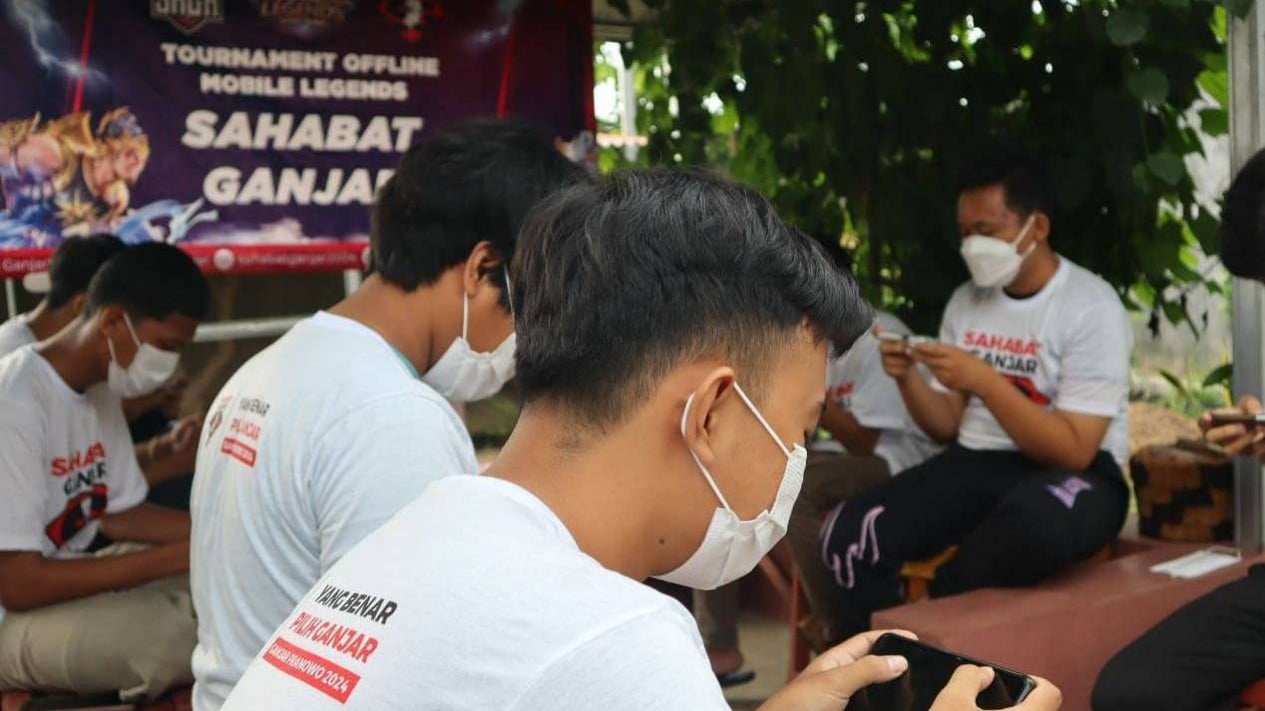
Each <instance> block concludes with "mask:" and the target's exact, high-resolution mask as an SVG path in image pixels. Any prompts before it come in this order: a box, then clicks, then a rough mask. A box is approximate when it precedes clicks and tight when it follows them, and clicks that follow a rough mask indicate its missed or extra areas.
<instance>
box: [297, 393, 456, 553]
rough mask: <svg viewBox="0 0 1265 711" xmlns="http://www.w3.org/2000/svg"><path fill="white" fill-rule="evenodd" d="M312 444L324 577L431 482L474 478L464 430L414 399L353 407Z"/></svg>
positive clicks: (437, 408)
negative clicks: (457, 476) (460, 476)
mask: <svg viewBox="0 0 1265 711" xmlns="http://www.w3.org/2000/svg"><path fill="white" fill-rule="evenodd" d="M317 441H318V444H317V452H316V456H315V462H316V466H315V468H314V472H315V475H314V477H313V480H312V487H313V491H312V493H313V500H314V502H315V503H314V510H315V514H316V522H317V529H318V530H319V532H320V537H321V552H320V557H321V574H322V575H324V574H325V573H326V572H327V571H329V569H330V568H331V567H332V566H333V565H334V564H335V563H337V562H338V560H339V559H340V558H342V557H343V555H344V554H345V553H346V552H347V551H348V550H350V549H351V548H352V547H353V546H355V545H356V544H357V543H359V542H360V541H361V540H363V539H364V538H365V536H367V535H369V534H370V533H372V532H373V531H374V530H376V529H377V528H378V527H379V526H381V525H382V524H383V523H385V522H386V521H387V519H389V518H391V517H392V516H394V515H395V513H396V512H397V511H399V510H400V509H401V508H403V507H404V506H405V504H408V503H409V502H410V501H412V500H413V499H415V498H417V496H418V495H419V494H421V493H422V490H423V489H425V488H426V486H427V485H428V484H430V483H431V482H433V481H435V480H437V479H440V478H442V477H445V476H451V475H454V474H477V473H478V465H477V463H476V461H475V458H474V447H473V445H472V444H471V443H470V436H469V435H468V434H467V433H466V431H465V429H464V428H461V427H459V426H458V424H457V423H456V422H455V421H454V416H453V415H452V413H450V412H447V411H445V410H444V409H443V407H442V406H441V405H440V404H439V403H435V402H432V401H430V400H428V399H427V398H425V397H424V396H422V395H420V394H412V393H409V394H403V395H397V396H391V397H386V398H382V399H380V400H376V401H374V402H372V403H369V404H367V405H365V406H363V407H361V408H358V409H356V410H354V411H353V412H351V413H349V414H348V415H346V416H344V417H343V418H341V419H340V420H339V421H338V422H336V423H335V424H334V425H333V426H331V427H330V428H329V430H328V431H326V432H325V433H323V434H322V435H321V436H320V438H319V439H318V440H317Z"/></svg>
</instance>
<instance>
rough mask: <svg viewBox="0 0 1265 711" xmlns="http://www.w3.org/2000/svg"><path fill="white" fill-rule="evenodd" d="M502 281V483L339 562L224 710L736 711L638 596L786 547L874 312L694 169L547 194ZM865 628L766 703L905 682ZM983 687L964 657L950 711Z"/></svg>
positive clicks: (395, 529) (412, 517)
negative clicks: (513, 323) (815, 435)
mask: <svg viewBox="0 0 1265 711" xmlns="http://www.w3.org/2000/svg"><path fill="white" fill-rule="evenodd" d="M512 273H513V275H514V284H515V285H516V286H518V287H520V288H519V289H518V290H516V291H515V292H514V307H515V313H516V314H517V316H518V321H517V332H518V338H519V345H518V355H517V372H518V384H519V388H520V391H521V393H522V395H523V398H524V406H523V411H522V415H521V417H520V419H519V421H518V424H517V426H516V427H515V429H514V432H513V434H512V435H511V437H510V440H509V441H508V442H507V443H506V445H505V448H504V449H503V450H502V452H501V454H500V456H499V457H498V458H497V460H496V461H495V462H494V463H493V464H492V466H491V469H490V470H489V473H488V474H487V475H484V476H477V477H449V478H447V479H444V480H442V481H439V482H436V483H435V484H433V485H431V486H430V487H429V488H428V489H427V490H426V492H425V493H423V494H422V495H421V496H420V497H418V498H417V500H415V501H414V502H413V503H411V504H409V505H408V506H406V507H405V508H404V509H403V510H401V511H400V513H399V514H397V515H396V516H395V517H394V518H393V519H391V520H390V521H389V522H387V523H386V525H384V526H383V527H382V528H380V529H378V530H377V531H376V532H374V533H373V534H371V535H370V536H369V537H368V538H366V539H365V540H364V541H363V542H362V543H361V544H360V545H358V546H357V547H356V548H355V549H353V550H352V551H350V552H349V553H347V554H346V555H345V556H343V559H342V560H341V561H339V562H338V563H337V564H336V565H335V566H334V567H333V569H331V570H330V571H329V572H328V573H327V574H326V575H325V576H324V578H322V579H321V580H320V582H318V583H317V585H316V586H315V587H314V588H312V590H311V591H310V592H309V593H308V594H307V595H306V596H304V598H303V600H302V602H301V603H300V604H299V606H298V608H297V609H296V610H295V611H294V613H293V614H292V615H290V617H289V618H288V619H286V620H285V621H284V622H283V624H282V625H281V626H280V628H279V629H278V630H277V632H276V633H275V634H274V635H273V637H272V639H271V640H270V641H269V642H268V644H267V645H266V647H265V648H264V650H263V652H262V654H261V655H260V656H259V657H258V658H257V659H256V660H255V661H254V662H253V663H252V664H251V666H250V668H249V669H247V671H246V674H245V676H243V677H242V680H241V682H240V683H239V684H238V685H237V688H236V689H235V690H234V691H233V694H232V695H231V696H230V697H229V699H228V702H227V703H226V704H225V706H224V708H225V709H226V710H227V711H255V710H256V709H264V708H266V709H270V710H271V711H298V710H299V709H302V710H303V711H322V710H329V711H333V710H335V709H337V710H339V711H341V710H343V709H358V710H372V711H391V710H393V709H418V708H425V709H508V710H518V711H527V710H534V709H539V710H542V711H543V710H545V709H548V710H551V711H552V710H553V709H603V711H621V710H624V709H627V710H629V711H631V710H633V709H637V710H638V711H640V710H642V709H683V710H684V709H689V710H690V711H701V710H704V709H713V710H716V711H719V710H721V709H728V705H727V704H726V703H725V700H724V697H723V696H722V695H721V693H720V688H719V686H718V685H717V683H716V678H715V676H714V675H713V674H712V672H711V670H710V668H709V667H708V664H707V657H706V655H705V653H704V651H703V644H702V640H701V639H700V638H699V636H698V631H697V629H696V628H695V625H694V621H693V619H692V618H691V617H690V615H689V613H688V612H686V610H685V608H684V607H682V606H681V605H680V604H678V603H677V602H675V601H674V600H672V599H671V598H669V597H667V596H665V595H663V594H661V593H658V592H655V591H654V590H652V589H650V588H649V587H648V586H645V585H643V584H642V583H641V581H642V580H645V579H646V578H649V577H652V576H654V577H658V578H660V579H663V580H668V581H670V582H675V583H679V584H683V585H689V586H693V587H699V588H714V587H716V586H718V585H721V584H723V583H725V582H727V581H730V580H734V579H736V578H737V577H739V576H741V575H743V574H745V573H747V572H748V571H750V570H751V569H752V568H753V567H754V566H755V565H756V563H757V562H758V561H759V560H760V558H761V557H762V556H763V555H764V554H765V553H766V552H767V551H768V550H769V548H771V547H772V546H773V545H774V544H775V543H776V542H777V541H778V539H780V538H781V536H782V535H783V534H784V533H785V531H786V521H787V518H788V517H789V516H790V509H791V507H792V506H793V505H794V502H795V496H796V494H797V493H798V490H799V484H800V480H801V478H802V475H803V467H804V459H805V451H804V444H805V439H806V437H807V435H808V433H810V432H811V431H812V430H813V429H814V428H815V427H816V423H817V418H818V415H819V413H820V410H821V402H822V395H823V393H822V388H821V384H822V382H824V379H825V366H826V353H827V348H828V345H833V346H834V347H836V348H846V347H847V346H848V345H849V344H850V343H851V342H852V341H853V340H854V339H855V338H856V336H857V334H858V333H860V332H861V330H863V329H864V328H866V327H867V325H868V324H869V322H870V314H869V309H868V307H867V306H865V304H864V303H863V302H862V301H861V299H860V297H859V296H858V295H857V290H856V286H855V284H853V282H852V281H851V279H849V278H848V277H847V276H845V275H843V274H842V273H840V272H838V271H836V270H835V269H834V268H833V267H832V265H831V264H830V263H829V261H828V260H827V259H826V258H825V257H824V256H823V255H822V254H821V253H820V251H818V250H817V249H816V248H815V247H814V245H813V243H812V242H811V241H810V240H808V239H807V238H805V237H803V236H802V235H799V234H797V233H794V232H792V231H791V230H789V229H788V228H787V227H786V226H785V225H784V224H783V223H782V222H781V220H780V219H779V218H778V217H777V215H776V214H775V213H774V212H773V210H772V208H771V206H770V205H769V204H768V203H767V202H766V201H765V200H764V199H763V198H761V197H759V196H758V195H757V194H756V193H754V192H753V191H751V190H749V189H746V188H742V187H739V186H736V185H733V184H730V183H727V182H724V181H722V180H720V179H718V178H714V177H709V176H705V175H703V174H699V173H689V172H676V173H669V172H659V171H653V172H649V171H647V172H627V173H619V174H616V175H614V176H612V177H611V178H610V179H608V180H607V181H605V182H602V183H600V184H598V185H583V186H576V187H573V188H571V189H569V190H566V191H563V192H562V193H560V194H559V195H557V196H555V197H554V198H551V199H549V200H546V201H545V203H543V204H542V205H541V206H540V207H539V208H537V210H536V211H535V212H534V213H533V215H532V217H531V218H529V219H528V221H527V223H526V224H525V225H524V228H523V232H522V235H521V237H520V243H519V249H518V252H517V253H516V255H515V260H514V265H513V270H512ZM875 636H876V635H871V636H868V637H863V638H859V639H857V640H853V641H852V642H851V643H850V644H848V645H847V646H845V647H843V648H841V649H836V650H834V651H832V652H831V653H828V654H826V655H824V656H823V657H821V658H819V659H818V660H817V661H816V662H815V663H814V664H813V665H812V666H811V667H810V669H809V670H808V671H807V672H806V673H805V674H804V675H802V676H801V677H799V678H798V679H797V680H796V681H795V682H793V683H792V684H791V685H789V686H788V687H787V688H786V689H785V690H784V691H782V692H781V693H779V694H777V695H776V696H775V697H774V698H773V699H770V700H769V701H768V703H767V704H766V705H765V706H764V707H763V708H765V709H766V710H776V709H788V710H790V709H794V710H795V711H817V710H818V709H820V710H821V711H826V709H829V710H830V711H838V709H841V708H843V707H844V706H845V705H846V704H847V701H848V697H849V696H851V695H852V694H853V693H855V691H856V690H857V689H859V688H861V687H863V686H865V685H866V684H869V683H872V682H878V681H885V680H889V679H892V678H895V677H896V676H897V675H898V674H900V673H901V671H902V670H903V669H904V668H905V660H903V659H900V658H883V657H874V656H867V653H868V651H869V645H870V643H871V642H872V640H873V638H874V637H875ZM989 676H990V672H981V671H980V670H978V669H975V668H966V669H965V670H964V671H962V672H961V673H960V674H959V677H958V678H957V680H956V681H955V683H954V684H953V685H952V686H953V688H952V689H951V690H950V691H948V692H946V695H945V696H944V697H942V699H941V701H940V703H939V704H938V705H937V706H936V709H937V711H942V710H943V711H948V710H949V709H972V708H974V703H973V700H974V697H975V695H976V693H977V692H978V690H979V689H980V688H981V687H980V686H979V684H980V683H981V681H984V680H986V679H987V678H988V677H989ZM1056 696H1057V694H1056V693H1054V692H1052V690H1050V689H1049V688H1048V686H1043V688H1042V690H1040V691H1039V692H1038V693H1037V694H1036V696H1035V698H1034V700H1033V702H1032V703H1031V704H1029V705H1028V706H1027V707H1026V708H1029V709H1043V710H1044V709H1052V708H1055V707H1056V706H1057V698H1052V697H1056ZM1051 702H1054V703H1051Z"/></svg>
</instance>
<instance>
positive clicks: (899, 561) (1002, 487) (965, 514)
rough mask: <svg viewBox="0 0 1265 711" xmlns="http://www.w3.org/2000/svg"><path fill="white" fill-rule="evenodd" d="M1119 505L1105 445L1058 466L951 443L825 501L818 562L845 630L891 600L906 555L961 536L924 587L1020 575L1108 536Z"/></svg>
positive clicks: (1052, 565)
mask: <svg viewBox="0 0 1265 711" xmlns="http://www.w3.org/2000/svg"><path fill="white" fill-rule="evenodd" d="M1127 509H1128V489H1127V488H1126V487H1125V484H1124V480H1123V477H1122V474H1121V471H1120V467H1119V466H1118V465H1117V464H1116V462H1115V460H1114V459H1112V457H1111V455H1110V454H1108V453H1106V452H1099V453H1098V456H1097V457H1096V458H1095V459H1094V461H1093V463H1092V464H1091V465H1090V466H1089V468H1088V469H1086V470H1085V471H1083V472H1069V471H1060V470H1056V469H1051V468H1049V467H1045V466H1042V465H1040V464H1037V463H1036V462H1033V461H1032V460H1030V459H1028V458H1027V457H1025V456H1023V455H1021V454H1018V453H1016V452H983V451H975V450H969V449H965V448H963V447H960V446H956V445H955V446H953V447H950V448H949V449H947V450H945V451H944V452H943V453H942V454H940V455H938V456H936V457H932V458H931V459H929V460H927V461H926V462H924V463H923V464H921V465H919V466H917V467H913V468H912V469H909V470H906V471H905V472H903V473H902V474H900V475H899V476H897V477H895V478H893V479H892V480H891V481H889V482H887V483H885V484H883V485H882V486H880V487H878V488H876V489H872V490H870V491H868V492H866V493H865V494H862V495H861V496H858V497H857V498H855V499H853V500H851V501H846V502H844V503H842V504H840V506H839V507H838V508H837V509H835V510H834V511H832V512H831V513H830V514H829V516H827V518H826V520H825V523H824V524H823V526H822V549H821V553H822V563H823V564H824V565H825V566H826V567H827V569H828V570H829V571H830V572H831V573H832V574H833V577H834V580H835V584H836V585H837V594H838V595H840V596H841V597H842V600H841V601H842V602H843V603H844V605H843V607H844V609H846V610H847V611H848V614H849V617H850V618H851V619H850V620H849V623H850V624H849V629H848V630H847V631H848V632H850V633H856V632H861V631H864V630H866V629H869V626H870V616H871V615H872V614H873V613H874V612H875V611H876V610H881V609H883V608H886V607H892V606H894V605H898V604H900V603H901V602H902V597H903V596H902V591H901V584H900V579H899V573H900V569H901V566H902V565H903V564H904V563H905V562H907V561H911V560H920V559H923V558H929V557H931V556H934V555H936V554H937V553H939V552H941V551H942V550H944V549H945V548H948V547H949V546H952V545H958V546H961V548H960V549H959V550H958V553H957V555H955V556H954V557H953V559H952V560H950V561H949V562H948V563H946V564H945V565H944V566H942V567H941V568H940V570H939V571H938V572H937V574H936V579H935V580H934V581H933V582H932V584H931V594H932V596H933V597H944V596H946V595H955V594H958V593H963V592H967V591H969V590H975V589H977V588H985V587H1019V586H1024V585H1032V584H1034V583H1038V582H1040V581H1041V580H1044V579H1046V578H1048V577H1050V576H1051V575H1053V574H1055V573H1058V572H1060V571H1061V570H1063V569H1065V568H1067V567H1068V566H1070V565H1072V564H1074V563H1076V562H1078V561H1082V560H1085V559H1087V558H1089V557H1090V556H1092V555H1094V554H1095V553H1096V552H1098V551H1099V550H1101V549H1102V548H1103V547H1104V546H1106V545H1107V544H1108V543H1110V542H1111V541H1113V540H1114V539H1115V537H1116V535H1117V534H1118V533H1119V532H1120V527H1121V526H1122V525H1123V524H1124V518H1125V513H1126V511H1127Z"/></svg>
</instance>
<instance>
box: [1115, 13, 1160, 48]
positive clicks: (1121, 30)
mask: <svg viewBox="0 0 1265 711" xmlns="http://www.w3.org/2000/svg"><path fill="white" fill-rule="evenodd" d="M1150 26H1151V20H1150V18H1148V17H1147V15H1146V12H1145V11H1143V10H1139V9H1136V8H1129V7H1122V8H1119V9H1117V10H1116V11H1115V12H1112V13H1111V16H1110V17H1108V18H1107V38H1108V39H1110V40H1111V43H1112V44H1114V45H1116V46H1117V47H1129V46H1132V45H1135V44H1137V43H1138V42H1141V41H1142V38H1144V37H1146V31H1147V30H1148V29H1150Z"/></svg>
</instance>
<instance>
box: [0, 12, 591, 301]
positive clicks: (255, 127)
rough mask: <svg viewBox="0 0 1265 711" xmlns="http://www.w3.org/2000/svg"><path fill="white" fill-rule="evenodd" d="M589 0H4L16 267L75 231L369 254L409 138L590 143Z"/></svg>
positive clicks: (219, 260) (41, 260)
mask: <svg viewBox="0 0 1265 711" xmlns="http://www.w3.org/2000/svg"><path fill="white" fill-rule="evenodd" d="M591 37H592V17H591V8H590V5H589V3H587V2H584V1H583V0H517V1H512V0H511V1H507V0H462V2H453V1H452V0H143V1H139V2H127V3H112V2H104V1H103V0H0V42H3V43H4V45H5V46H6V47H7V48H8V49H7V50H6V51H7V53H8V54H7V56H9V57H12V58H13V66H12V67H6V69H10V70H9V71H5V72H2V73H0V277H16V276H22V275H23V274H26V273H29V272H32V271H40V270H43V269H44V268H45V267H46V265H47V260H48V257H49V256H50V255H51V253H52V250H53V249H54V248H56V246H57V245H58V244H60V243H61V241H62V240H65V239H74V238H76V237H81V236H85V235H89V234H93V233H95V232H102V231H107V232H113V233H115V234H117V235H119V237H120V238H122V239H123V240H124V241H126V242H129V243H140V242H147V241H163V242H168V243H174V244H178V245H180V246H181V247H182V248H184V249H185V250H186V251H188V252H189V253H190V254H191V255H193V257H194V258H195V259H196V260H197V261H198V263H199V265H200V266H202V268H203V269H204V270H206V271H212V272H225V273H252V272H275V271H322V270H338V269H348V268H361V267H363V266H364V265H365V263H366V260H367V257H368V248H367V244H368V229H369V210H368V209H367V208H368V206H369V205H371V204H372V202H373V198H374V195H375V192H376V191H377V189H378V188H379V187H380V186H381V185H382V184H383V183H384V182H385V181H386V180H387V179H389V178H390V177H391V175H392V171H393V168H394V166H395V164H396V163H397V161H398V160H399V157H400V155H401V154H402V153H403V152H404V151H405V150H407V149H408V148H409V146H411V145H413V144H414V143H416V142H417V141H418V140H419V139H420V138H422V137H424V136H425V135H426V134H427V132H428V131H430V130H433V129H434V128H437V127H441V126H444V125H446V124H450V123H453V122H455V121H459V120H462V119H466V118H472V117H482V116H515V117H519V118H524V119H527V120H528V121H531V122H533V123H535V124H537V125H539V126H540V127H541V129H542V130H544V131H547V132H551V133H552V134H553V135H554V138H555V143H556V144H557V145H558V149H559V150H560V151H563V152H564V153H566V154H568V155H569V156H571V157H573V159H575V160H579V161H590V162H591V161H593V159H594V153H593V151H591V150H587V148H588V147H589V145H590V144H592V131H593V129H594V123H593V109H592V96H591V94H592V57H591V56H590V55H591V52H592V45H591Z"/></svg>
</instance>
